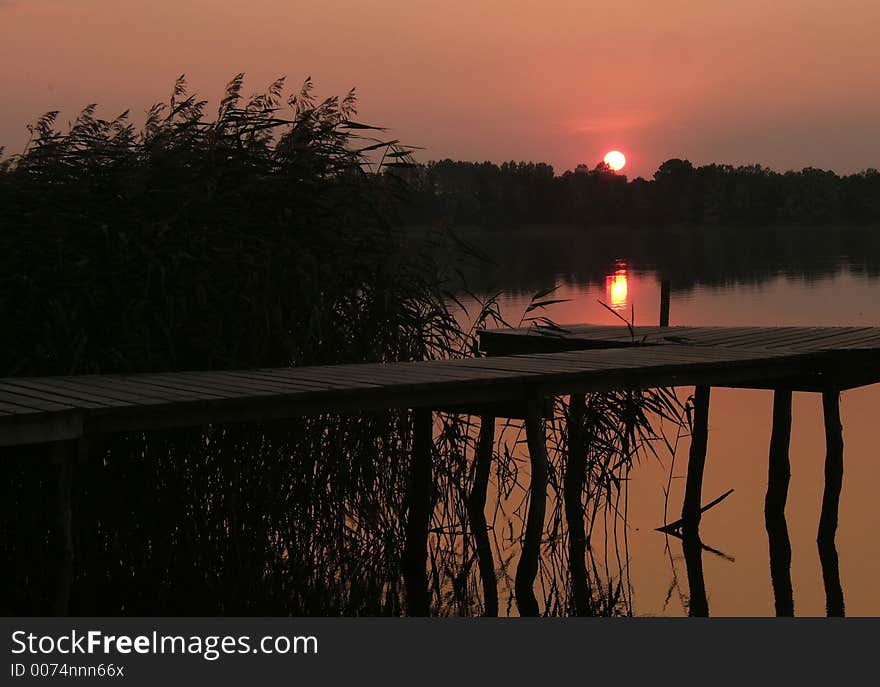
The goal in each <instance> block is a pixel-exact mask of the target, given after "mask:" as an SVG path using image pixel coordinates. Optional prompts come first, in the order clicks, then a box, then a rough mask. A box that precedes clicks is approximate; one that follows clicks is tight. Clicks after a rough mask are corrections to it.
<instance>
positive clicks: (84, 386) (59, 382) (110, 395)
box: [22, 375, 162, 405]
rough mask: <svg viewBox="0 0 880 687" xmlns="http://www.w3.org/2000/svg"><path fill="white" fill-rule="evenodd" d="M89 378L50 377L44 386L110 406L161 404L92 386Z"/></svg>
mask: <svg viewBox="0 0 880 687" xmlns="http://www.w3.org/2000/svg"><path fill="white" fill-rule="evenodd" d="M89 377H90V375H84V376H83V377H81V378H78V379H76V381H68V380H69V379H70V378H63V379H61V378H58V377H52V378H48V379H47V381H46V382H45V385H44V386H46V387H51V388H57V389H58V390H59V392H60V391H61V390H62V389H66V390H68V391H71V392H74V394H71V395H75V394H87V395H90V396H91V399H89V400H94V401H96V402H100V401H99V399H105V400H106V401H107V405H112V402H113V401H117V402H120V401H121V402H124V403H128V404H133V405H146V404H151V403H161V402H162V399H157V398H149V397H147V396H143V395H140V394H129V393H126V392H124V391H121V390H115V389H107V388H105V387H101V386H94V385H92V384H91V380H90V379H89ZM22 384H27V385H28V386H34V385H35V383H34V382H31V381H30V379H28V380H26V381H22Z"/></svg>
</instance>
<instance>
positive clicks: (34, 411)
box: [0, 325, 880, 615]
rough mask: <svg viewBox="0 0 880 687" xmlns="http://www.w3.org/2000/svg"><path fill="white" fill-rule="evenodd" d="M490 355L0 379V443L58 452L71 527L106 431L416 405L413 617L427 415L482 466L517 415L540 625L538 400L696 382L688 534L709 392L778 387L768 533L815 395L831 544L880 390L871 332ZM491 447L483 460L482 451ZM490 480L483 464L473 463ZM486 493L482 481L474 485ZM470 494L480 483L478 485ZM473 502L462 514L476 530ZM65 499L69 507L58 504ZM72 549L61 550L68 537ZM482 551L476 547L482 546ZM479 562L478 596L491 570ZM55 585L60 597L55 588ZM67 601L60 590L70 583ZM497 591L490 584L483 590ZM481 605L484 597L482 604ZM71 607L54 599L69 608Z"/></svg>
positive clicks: (542, 472) (754, 334)
mask: <svg viewBox="0 0 880 687" xmlns="http://www.w3.org/2000/svg"><path fill="white" fill-rule="evenodd" d="M481 348H482V349H483V351H484V352H486V354H487V357H484V358H474V359H459V360H440V361H427V362H402V363H387V364H381V363H376V364H353V365H331V366H323V367H293V368H282V369H258V370H244V371H226V372H220V371H212V372H198V371H194V372H175V373H157V374H131V375H82V376H69V377H13V378H6V379H2V380H0V446H16V445H22V444H52V445H53V446H55V448H56V449H59V448H60V449H61V450H55V451H54V453H55V455H56V457H57V456H61V459H60V461H59V462H60V463H61V464H62V465H63V466H66V467H63V468H62V470H61V471H60V473H59V474H60V479H61V480H62V489H60V490H59V493H60V494H61V496H60V497H59V498H60V508H61V509H62V511H64V509H67V511H66V515H64V513H62V515H63V517H62V522H64V521H65V518H66V521H67V522H68V523H69V520H70V513H69V508H70V505H69V504H70V498H69V491H70V489H71V488H72V487H71V483H70V479H71V478H70V474H71V471H72V467H71V466H72V464H73V463H74V462H75V456H77V455H79V456H80V457H82V453H83V449H82V446H83V445H84V444H83V441H82V440H85V439H87V438H88V437H90V436H93V435H96V434H102V433H108V432H122V431H149V430H153V429H160V428H166V427H177V426H198V425H206V424H213V423H231V422H248V421H262V420H274V419H283V418H290V417H296V416H302V415H314V414H322V413H361V412H370V411H376V410H381V409H387V408H404V409H412V411H413V421H414V432H415V438H416V439H417V440H416V441H414V444H413V446H414V455H413V466H412V471H413V472H412V487H411V492H410V495H409V500H410V504H409V505H410V508H409V511H410V520H409V522H408V523H407V546H406V554H405V560H404V562H403V563H404V577H405V580H406V582H407V595H408V604H409V610H410V612H411V613H415V614H424V613H426V612H427V609H428V600H427V597H426V594H425V584H424V582H425V560H426V546H427V537H428V525H429V520H430V515H431V509H432V508H433V505H432V504H431V502H430V491H431V490H430V489H429V488H428V486H429V485H430V481H431V479H432V476H431V475H432V473H431V460H430V454H431V431H432V426H433V425H432V416H431V412H432V411H434V410H442V411H448V412H462V413H470V414H479V415H480V416H481V417H482V418H483V421H482V428H481V432H482V437H481V441H480V445H481V446H482V447H483V449H481V450H480V452H479V453H480V454H481V455H479V456H478V457H477V459H478V460H480V461H482V462H483V463H485V462H486V460H488V461H489V462H491V439H492V437H493V436H494V427H495V418H496V417H505V416H507V417H522V418H525V424H526V433H527V438H528V446H529V453H530V460H531V468H532V475H531V489H532V497H531V501H530V509H529V513H528V516H527V522H526V535H525V543H524V545H523V552H522V555H521V557H520V563H519V568H518V570H517V580H516V596H517V602H518V605H519V607H520V612H521V613H523V614H526V615H528V614H536V613H537V601H536V600H535V598H534V593H533V591H532V584H533V582H534V579H535V575H536V573H537V569H538V556H539V547H538V542H539V539H540V528H541V527H542V526H543V518H544V503H545V498H546V486H547V485H546V479H547V470H546V461H547V458H546V448H545V445H544V444H545V436H544V429H543V427H542V424H541V417H542V407H543V403H544V400H545V399H547V398H549V397H554V396H560V395H567V396H570V397H571V398H572V399H577V398H580V397H582V396H583V395H584V394H587V393H593V392H603V391H611V390H618V389H644V388H655V387H673V386H693V387H695V389H696V391H695V394H694V427H693V437H692V442H691V452H690V457H689V463H688V476H687V485H686V488H685V499H684V505H683V508H682V522H683V523H684V531H685V533H686V534H688V536H692V537H694V536H697V528H698V526H699V521H700V513H701V489H702V473H703V466H704V463H705V459H706V451H707V448H706V446H707V437H708V413H709V395H710V394H709V390H710V388H711V387H713V386H724V387H744V388H767V389H774V390H775V397H774V398H775V401H774V412H773V438H772V440H771V450H770V468H769V473H768V475H769V486H768V492H767V500H766V503H765V514H766V515H767V518H768V522H769V521H770V519H772V518H779V517H782V514H783V512H784V508H785V500H786V493H787V487H788V476H789V472H790V470H789V464H788V436H789V434H790V425H791V392H792V391H793V390H804V391H813V392H817V393H821V394H822V396H823V403H824V409H825V419H826V433H827V436H828V455H827V458H826V485H825V494H824V499H823V505H822V515H821V518H820V528H819V531H820V537H824V538H826V539H827V538H828V537H831V538H832V539H833V537H834V532H835V530H836V525H837V504H838V501H839V495H840V486H841V483H842V474H843V473H842V470H843V463H842V459H843V458H842V454H843V444H842V439H841V436H842V434H841V431H842V430H841V425H840V417H839V407H838V397H839V392H840V391H841V390H842V389H848V388H852V387H856V386H863V385H866V384H872V383H875V382H878V381H880V327H877V328H872V327H822V328H817V327H778V328H774V327H635V328H630V327H626V326H596V325H577V326H571V327H567V328H565V329H555V328H554V329H538V330H536V329H528V330H525V329H512V330H492V331H484V332H481ZM487 445H488V458H487V457H486V450H485V447H486V446H487ZM479 467H480V468H481V469H482V470H481V471H482V472H485V475H486V476H488V471H487V469H488V468H487V466H486V465H485V464H483V465H481V466H479ZM483 481H485V480H483ZM478 486H479V485H478ZM480 488H481V489H482V492H483V493H482V501H481V500H480V495H479V494H476V495H475V496H473V498H472V499H471V500H472V501H473V503H469V512H471V514H472V520H474V521H475V522H479V514H480V504H481V503H482V504H483V505H484V504H485V485H483V486H482V487H480ZM65 490H66V492H67V497H66V499H65V496H64V493H65ZM66 541H68V544H70V545H71V546H72V544H71V542H70V541H69V537H67V539H66ZM478 548H479V547H478ZM485 555H491V552H488V554H487V552H486V551H485V550H484V551H483V554H482V555H481V561H480V563H481V571H482V573H483V574H482V578H483V582H484V589H485V590H488V589H489V587H488V586H487V585H491V582H490V580H489V579H488V576H489V575H490V574H492V572H491V571H492V569H493V563H492V561H491V560H484V558H485ZM63 587H64V585H61V588H63ZM67 587H68V589H69V584H68V585H67ZM492 588H493V589H494V585H492ZM487 595H488V594H487ZM64 607H66V602H65V600H64V599H63V598H62V599H60V600H59V603H58V608H59V609H60V610H63V609H64Z"/></svg>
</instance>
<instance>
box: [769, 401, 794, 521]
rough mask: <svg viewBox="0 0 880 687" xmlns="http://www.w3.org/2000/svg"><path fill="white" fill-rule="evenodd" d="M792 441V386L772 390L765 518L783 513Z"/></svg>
mask: <svg viewBox="0 0 880 687" xmlns="http://www.w3.org/2000/svg"><path fill="white" fill-rule="evenodd" d="M790 443H791V390H790V389H776V390H775V391H774V392H773V429H772V430H771V433H770V461H769V468H768V472H767V495H766V496H765V497H764V518H765V520H768V521H769V520H770V519H771V518H772V519H777V518H780V517H785V502H786V501H787V499H788V483H789V481H790V480H791V464H790V462H789V457H788V452H789V444H790Z"/></svg>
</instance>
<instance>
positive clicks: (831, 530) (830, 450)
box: [816, 390, 843, 542]
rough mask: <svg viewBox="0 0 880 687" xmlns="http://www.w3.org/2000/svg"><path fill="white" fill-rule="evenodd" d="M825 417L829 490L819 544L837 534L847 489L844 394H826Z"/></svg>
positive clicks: (826, 487) (824, 394)
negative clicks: (842, 494)
mask: <svg viewBox="0 0 880 687" xmlns="http://www.w3.org/2000/svg"><path fill="white" fill-rule="evenodd" d="M822 410H823V413H824V415H825V491H824V493H823V495H822V514H821V515H820V516H819V532H818V535H817V537H816V539H817V541H819V542H833V541H834V535H835V533H836V532H837V511H838V507H839V505H840V490H841V488H842V486H843V427H842V425H841V423H840V392H839V391H837V390H834V391H825V392H823V394H822Z"/></svg>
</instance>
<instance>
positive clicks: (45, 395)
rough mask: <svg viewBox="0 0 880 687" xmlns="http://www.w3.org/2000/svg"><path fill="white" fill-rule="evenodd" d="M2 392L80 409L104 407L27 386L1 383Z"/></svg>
mask: <svg viewBox="0 0 880 687" xmlns="http://www.w3.org/2000/svg"><path fill="white" fill-rule="evenodd" d="M0 390H2V391H4V392H9V393H15V394H18V395H20V396H32V397H34V398H39V399H42V400H44V401H52V402H54V403H59V404H61V405H66V406H69V405H75V406H77V407H79V408H101V407H103V406H102V404H100V403H94V402H92V401H86V400H83V399H80V398H75V399H74V398H71V397H70V396H64V395H62V394H59V393H58V392H57V391H56V392H50V391H42V390H40V389H32V388H29V387H25V386H16V385H14V384H7V383H5V382H0Z"/></svg>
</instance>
